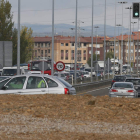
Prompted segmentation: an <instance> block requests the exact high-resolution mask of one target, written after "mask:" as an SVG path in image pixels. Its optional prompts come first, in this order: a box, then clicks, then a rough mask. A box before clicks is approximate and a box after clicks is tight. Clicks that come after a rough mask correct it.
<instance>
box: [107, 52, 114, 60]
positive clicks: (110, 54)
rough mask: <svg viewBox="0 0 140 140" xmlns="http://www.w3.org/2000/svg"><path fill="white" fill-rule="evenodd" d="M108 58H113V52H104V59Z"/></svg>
mask: <svg viewBox="0 0 140 140" xmlns="http://www.w3.org/2000/svg"><path fill="white" fill-rule="evenodd" d="M108 58H109V59H111V58H114V52H107V53H106V60H107V59H108Z"/></svg>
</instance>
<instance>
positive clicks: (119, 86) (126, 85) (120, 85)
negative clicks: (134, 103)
mask: <svg viewBox="0 0 140 140" xmlns="http://www.w3.org/2000/svg"><path fill="white" fill-rule="evenodd" d="M113 87H115V88H133V85H132V84H129V83H115V84H114V85H113Z"/></svg>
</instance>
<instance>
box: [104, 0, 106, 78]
mask: <svg viewBox="0 0 140 140" xmlns="http://www.w3.org/2000/svg"><path fill="white" fill-rule="evenodd" d="M105 58H106V0H105V13H104V80H105V68H106V65H105Z"/></svg>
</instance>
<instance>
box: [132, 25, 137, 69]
mask: <svg viewBox="0 0 140 140" xmlns="http://www.w3.org/2000/svg"><path fill="white" fill-rule="evenodd" d="M131 23H132V24H133V68H134V24H135V23H137V22H131Z"/></svg>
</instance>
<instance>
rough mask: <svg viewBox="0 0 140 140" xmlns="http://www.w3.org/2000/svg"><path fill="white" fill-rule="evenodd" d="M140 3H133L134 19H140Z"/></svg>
mask: <svg viewBox="0 0 140 140" xmlns="http://www.w3.org/2000/svg"><path fill="white" fill-rule="evenodd" d="M139 7H140V3H133V18H139V17H140V9H139Z"/></svg>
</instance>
